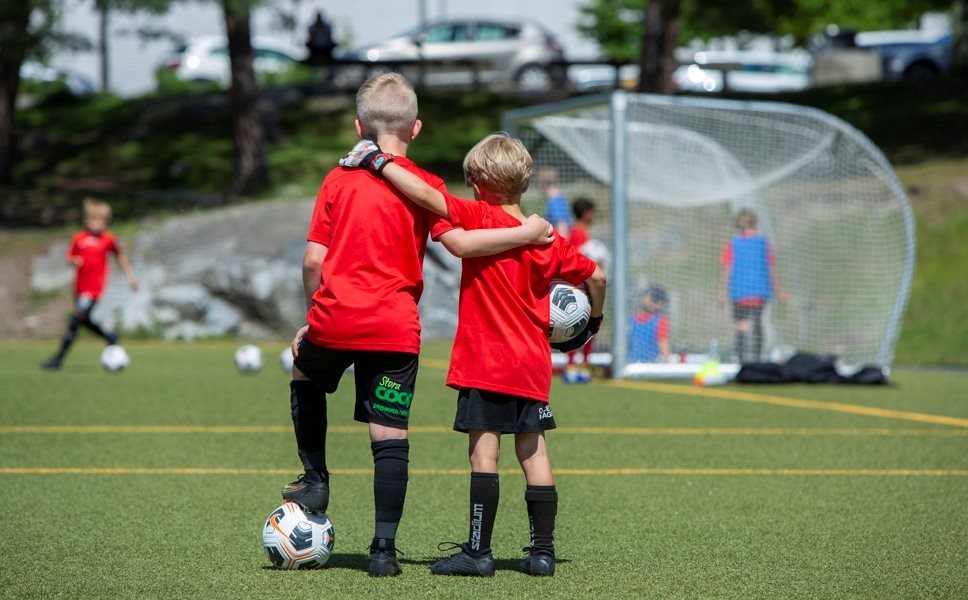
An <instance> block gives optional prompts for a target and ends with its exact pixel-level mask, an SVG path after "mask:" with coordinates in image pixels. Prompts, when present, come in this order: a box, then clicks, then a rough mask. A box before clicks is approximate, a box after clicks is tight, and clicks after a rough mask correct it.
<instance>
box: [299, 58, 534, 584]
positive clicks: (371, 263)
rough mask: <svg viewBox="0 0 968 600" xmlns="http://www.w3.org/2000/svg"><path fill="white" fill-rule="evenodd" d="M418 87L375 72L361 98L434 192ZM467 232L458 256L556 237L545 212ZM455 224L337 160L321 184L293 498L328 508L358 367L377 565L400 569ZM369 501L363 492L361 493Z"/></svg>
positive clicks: (358, 406)
mask: <svg viewBox="0 0 968 600" xmlns="http://www.w3.org/2000/svg"><path fill="white" fill-rule="evenodd" d="M417 108H418V106H417V95H416V93H415V92H414V90H413V86H411V85H410V83H409V82H408V81H407V80H406V79H405V78H404V77H403V76H402V75H399V74H397V73H386V74H383V75H378V76H375V77H372V78H370V79H368V80H367V81H366V82H365V83H364V84H363V85H362V86H360V89H359V92H358V93H357V98H356V110H357V117H358V118H357V120H356V133H357V135H359V136H360V137H363V136H373V137H374V138H375V139H377V140H379V142H380V144H383V145H384V147H386V148H387V149H388V150H389V151H392V152H394V153H395V154H396V155H397V165H398V168H400V169H401V170H404V171H406V172H407V173H410V174H413V176H414V177H415V178H417V179H418V180H420V181H421V182H426V185H427V186H428V187H431V189H435V190H442V191H444V190H445V187H444V182H443V180H441V179H440V178H439V177H437V176H436V175H433V174H431V173H428V172H427V171H424V170H423V169H421V168H419V167H418V166H417V165H416V164H414V162H413V161H411V160H410V159H409V158H407V157H406V154H407V150H408V148H409V145H410V143H411V142H412V141H413V140H414V139H415V138H416V137H417V136H418V134H419V133H420V130H421V127H422V126H423V123H422V122H421V121H420V119H418V118H417V114H418V113H417ZM513 225H516V227H509V228H505V229H500V230H491V231H480V232H468V233H473V234H475V235H473V236H470V235H469V236H464V238H463V239H462V242H463V245H462V246H461V247H460V249H459V252H460V253H461V254H462V255H463V256H481V255H485V254H493V253H496V252H503V251H505V250H507V249H509V248H515V247H517V246H521V245H523V244H531V243H551V241H552V238H551V237H550V229H551V226H550V225H549V224H548V223H547V222H545V221H544V220H542V219H541V218H539V217H533V218H531V219H528V220H527V225H524V224H522V223H514V224H513ZM450 228H451V226H450V224H449V223H447V222H446V221H443V220H442V219H440V217H438V216H436V215H434V214H431V213H429V212H427V211H425V210H422V209H421V208H420V207H418V206H416V205H415V204H413V203H412V202H410V201H408V200H407V199H406V198H405V197H404V196H403V195H402V194H401V193H400V192H399V191H397V190H396V189H395V188H393V187H392V186H390V185H389V184H388V183H387V182H386V181H384V180H383V179H381V178H379V177H375V176H374V175H373V174H372V173H369V172H366V171H364V170H362V169H346V168H335V169H333V170H332V171H330V172H329V173H328V174H327V175H326V178H325V179H324V181H323V183H322V185H321V186H320V190H319V194H318V195H317V197H316V206H315V209H314V210H313V216H312V222H311V224H310V226H309V233H308V235H307V243H306V251H305V253H304V256H303V287H304V291H305V296H306V307H307V316H306V319H307V325H306V326H305V327H303V328H301V329H300V330H299V332H298V333H297V334H296V337H295V340H294V342H293V346H294V348H293V355H294V364H293V370H292V376H293V377H292V381H291V382H290V385H289V400H290V410H291V415H292V421H293V428H294V431H295V434H296V446H297V451H298V455H299V458H300V460H301V462H302V464H303V467H304V473H303V474H302V475H300V476H299V478H298V479H297V480H296V481H293V482H291V483H289V484H287V485H286V486H285V487H284V488H283V490H282V497H283V498H284V499H285V500H287V501H291V502H296V503H297V504H299V505H300V506H302V507H303V508H304V509H305V510H308V511H310V512H325V511H326V509H327V506H328V505H329V484H330V477H329V469H328V466H327V458H326V435H327V431H328V420H327V395H328V394H332V393H333V392H335V391H336V389H337V387H338V386H339V384H340V381H341V379H342V377H343V373H344V372H345V371H346V370H347V369H348V368H349V366H350V365H353V367H354V372H353V378H354V380H355V384H356V402H355V408H354V413H353V418H354V419H355V420H356V421H360V422H363V423H366V424H367V429H368V432H369V437H370V450H371V453H372V455H373V497H374V533H373V540H372V542H371V544H370V550H369V557H368V558H367V562H366V570H367V573H369V574H370V575H371V576H374V577H384V576H387V577H392V576H396V575H399V574H400V573H401V567H400V563H399V561H398V560H397V550H396V534H397V529H398V526H399V524H400V520H401V518H402V515H403V508H404V504H405V500H406V493H407V485H408V481H409V475H408V462H409V457H410V443H409V441H408V439H407V437H408V435H407V428H408V424H409V420H410V415H411V412H412V410H413V402H414V393H415V386H416V378H417V370H418V356H417V355H418V353H419V351H420V316H419V312H418V310H417V302H418V301H419V300H420V295H421V292H422V291H423V274H422V268H423V258H424V252H425V250H426V247H427V235H428V233H431V232H433V234H434V235H438V234H440V233H442V232H443V231H446V230H448V229H450ZM354 501H359V499H354Z"/></svg>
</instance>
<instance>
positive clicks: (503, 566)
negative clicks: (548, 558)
mask: <svg viewBox="0 0 968 600" xmlns="http://www.w3.org/2000/svg"><path fill="white" fill-rule="evenodd" d="M441 558H446V557H444V556H441V557H439V558H429V559H416V558H401V559H400V564H404V565H427V566H430V565H432V564H434V563H435V562H437V561H438V560H440V559H441ZM522 560H524V556H522V557H521V558H495V559H494V568H495V569H496V570H498V571H517V572H519V573H520V572H521V561H522ZM570 562H571V561H570V560H568V559H567V558H556V559H555V563H556V564H559V565H561V564H567V563H570Z"/></svg>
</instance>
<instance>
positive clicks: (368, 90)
mask: <svg viewBox="0 0 968 600" xmlns="http://www.w3.org/2000/svg"><path fill="white" fill-rule="evenodd" d="M356 116H357V118H359V120H360V122H361V123H362V124H363V129H364V133H373V134H376V135H389V134H396V133H402V134H404V135H409V134H410V131H411V130H412V129H413V124H414V123H415V122H416V121H417V93H416V92H414V91H413V86H412V85H410V82H409V81H407V78H406V77H404V76H403V75H400V74H399V73H384V74H383V75H377V76H375V77H371V78H369V79H367V80H366V81H365V82H363V85H361V86H360V89H359V91H357V92H356Z"/></svg>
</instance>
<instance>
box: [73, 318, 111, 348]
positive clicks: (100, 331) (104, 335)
mask: <svg viewBox="0 0 968 600" xmlns="http://www.w3.org/2000/svg"><path fill="white" fill-rule="evenodd" d="M81 324H82V325H84V326H85V327H87V328H88V329H90V330H91V332H92V333H93V334H94V335H96V336H98V337H99V338H101V339H103V340H104V341H106V342H107V343H109V344H113V343H114V336H112V335H110V334H108V333H105V332H104V330H103V329H101V327H100V326H98V324H97V323H95V322H94V321H92V320H91V316H90V315H88V316H87V317H85V318H84V320H83V321H81Z"/></svg>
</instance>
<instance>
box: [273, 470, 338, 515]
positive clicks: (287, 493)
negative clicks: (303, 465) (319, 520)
mask: <svg viewBox="0 0 968 600" xmlns="http://www.w3.org/2000/svg"><path fill="white" fill-rule="evenodd" d="M282 499H283V500H285V501H287V502H295V503H296V504H298V505H299V506H301V507H302V509H303V510H305V511H306V512H312V513H324V512H326V509H327V508H328V507H329V475H323V476H320V475H319V474H318V473H304V474H302V475H300V476H299V478H298V479H296V481H293V482H292V483H289V484H286V486H285V487H284V488H282Z"/></svg>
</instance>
